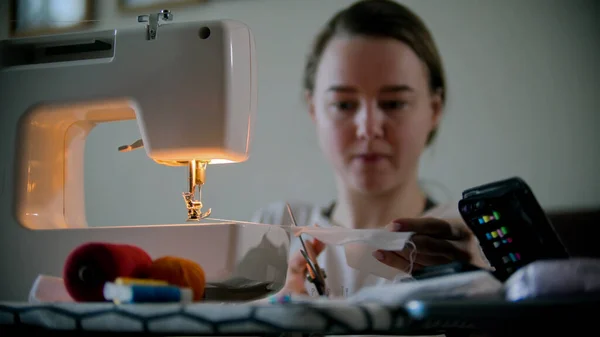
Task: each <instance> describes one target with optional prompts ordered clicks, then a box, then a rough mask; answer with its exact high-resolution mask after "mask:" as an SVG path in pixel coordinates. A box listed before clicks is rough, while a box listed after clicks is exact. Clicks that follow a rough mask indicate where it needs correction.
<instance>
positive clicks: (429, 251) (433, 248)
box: [403, 234, 471, 261]
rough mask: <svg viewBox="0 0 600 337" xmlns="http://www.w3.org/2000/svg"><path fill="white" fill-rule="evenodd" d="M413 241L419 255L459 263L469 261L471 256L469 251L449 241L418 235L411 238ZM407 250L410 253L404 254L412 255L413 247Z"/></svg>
mask: <svg viewBox="0 0 600 337" xmlns="http://www.w3.org/2000/svg"><path fill="white" fill-rule="evenodd" d="M411 241H412V242H413V243H414V244H415V247H416V251H417V255H428V256H435V257H440V258H445V259H449V260H459V261H468V260H469V259H470V256H471V255H470V254H469V252H468V251H466V250H463V249H461V248H460V247H458V246H457V245H454V244H452V242H449V241H447V240H441V239H436V238H432V237H429V236H426V235H419V234H417V235H414V236H413V237H412V238H411ZM406 250H408V252H403V253H409V254H410V251H411V250H412V247H409V248H408V249H405V251H406Z"/></svg>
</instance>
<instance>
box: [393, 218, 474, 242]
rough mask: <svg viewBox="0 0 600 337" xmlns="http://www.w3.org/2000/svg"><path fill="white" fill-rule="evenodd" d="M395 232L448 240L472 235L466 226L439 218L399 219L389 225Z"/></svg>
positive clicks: (461, 238) (462, 238)
mask: <svg viewBox="0 0 600 337" xmlns="http://www.w3.org/2000/svg"><path fill="white" fill-rule="evenodd" d="M388 229H389V230H391V231H393V232H415V233H416V234H423V235H428V236H431V237H436V238H440V239H446V240H464V239H465V238H468V237H469V236H470V235H471V234H472V233H471V231H470V230H469V228H468V227H467V226H466V225H464V224H459V223H456V224H454V223H450V222H448V221H446V220H442V219H438V218H414V219H398V220H394V222H393V223H391V224H390V225H388Z"/></svg>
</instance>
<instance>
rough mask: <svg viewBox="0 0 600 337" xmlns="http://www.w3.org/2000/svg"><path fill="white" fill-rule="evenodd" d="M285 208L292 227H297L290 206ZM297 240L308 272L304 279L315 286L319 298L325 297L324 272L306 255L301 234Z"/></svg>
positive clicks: (315, 260) (315, 261)
mask: <svg viewBox="0 0 600 337" xmlns="http://www.w3.org/2000/svg"><path fill="white" fill-rule="evenodd" d="M286 206H287V209H288V212H289V213H290V216H291V218H292V223H293V224H294V226H298V224H297V223H296V218H295V217H294V213H292V209H291V207H290V205H289V204H286ZM298 238H299V239H300V243H301V244H302V249H300V252H301V253H302V256H304V259H305V260H306V269H307V270H308V273H307V275H306V279H307V280H308V281H309V282H310V283H312V284H313V285H314V286H315V288H316V289H317V293H318V294H319V296H323V295H325V292H326V290H325V289H326V287H325V278H327V276H326V275H325V270H323V269H321V267H320V266H319V263H318V262H317V259H316V258H315V259H314V260H313V259H312V258H311V256H310V255H309V254H308V250H307V249H306V244H305V243H304V240H303V239H302V234H300V235H299V236H298ZM313 256H314V255H313Z"/></svg>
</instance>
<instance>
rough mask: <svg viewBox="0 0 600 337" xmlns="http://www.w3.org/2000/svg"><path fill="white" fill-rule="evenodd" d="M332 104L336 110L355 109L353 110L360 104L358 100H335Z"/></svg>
mask: <svg viewBox="0 0 600 337" xmlns="http://www.w3.org/2000/svg"><path fill="white" fill-rule="evenodd" d="M332 106H333V107H334V108H335V109H336V110H340V111H353V110H356V107H357V106H358V104H356V102H351V101H342V102H335V103H333V104H332Z"/></svg>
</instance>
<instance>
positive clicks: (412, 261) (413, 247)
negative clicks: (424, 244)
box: [405, 239, 417, 275]
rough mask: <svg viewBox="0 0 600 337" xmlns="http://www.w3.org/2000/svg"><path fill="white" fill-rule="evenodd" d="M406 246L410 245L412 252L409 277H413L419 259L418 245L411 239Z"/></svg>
mask: <svg viewBox="0 0 600 337" xmlns="http://www.w3.org/2000/svg"><path fill="white" fill-rule="evenodd" d="M405 245H410V246H411V248H412V250H411V251H410V255H408V263H409V265H408V271H407V273H408V274H409V275H412V271H413V267H414V264H415V260H416V259H417V245H415V243H414V242H412V241H411V240H410V239H409V240H407V241H406V243H405Z"/></svg>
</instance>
